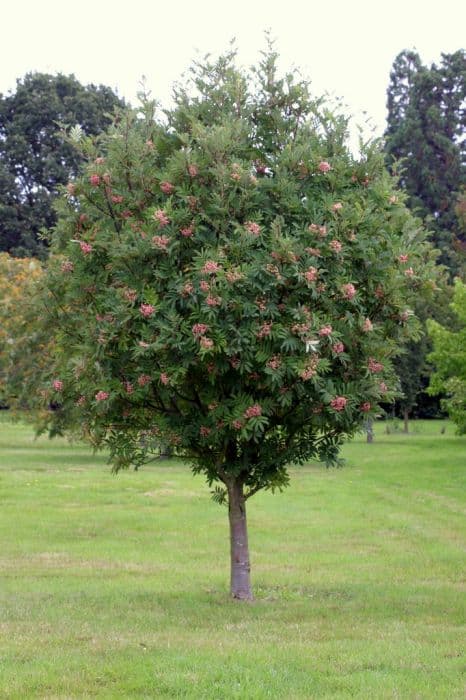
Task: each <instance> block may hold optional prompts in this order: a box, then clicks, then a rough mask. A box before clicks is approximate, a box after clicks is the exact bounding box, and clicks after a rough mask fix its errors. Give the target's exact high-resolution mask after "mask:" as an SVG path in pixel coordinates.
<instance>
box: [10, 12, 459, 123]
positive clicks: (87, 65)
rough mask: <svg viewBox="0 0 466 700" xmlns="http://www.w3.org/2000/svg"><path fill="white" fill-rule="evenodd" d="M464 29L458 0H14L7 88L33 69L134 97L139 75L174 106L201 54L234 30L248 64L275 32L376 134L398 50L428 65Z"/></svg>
mask: <svg viewBox="0 0 466 700" xmlns="http://www.w3.org/2000/svg"><path fill="white" fill-rule="evenodd" d="M465 27H466V3H465V2H462V1H461V0H442V2H434V1H432V2H429V0H390V2H383V3H382V2H378V1H377V0H319V1H317V0H307V1H306V0H283V1H282V2H274V0H268V1H267V0H228V2H224V0H191V1H189V0H171V1H170V0H162V2H161V1H160V0H153V1H150V0H126V1H124V0H112V2H110V1H109V0H92V1H91V0H80V1H79V2H75V3H72V2H63V1H58V0H22V1H18V0H17V1H16V2H14V0H13V2H11V1H10V2H7V3H4V6H3V7H2V38H1V41H0V92H3V93H5V92H7V91H9V90H10V89H14V87H15V84H16V79H17V78H19V77H22V76H23V75H24V74H25V73H26V72H28V71H42V72H49V73H57V72H61V73H65V74H69V73H74V74H75V75H76V77H77V78H78V80H80V81H81V82H82V83H84V84H87V83H91V82H92V83H97V84H98V83H103V84H105V85H109V86H110V87H112V88H114V89H117V91H118V94H119V95H121V96H123V97H125V98H126V99H127V100H129V101H130V102H132V103H133V104H135V103H136V93H137V92H138V90H139V83H140V81H141V78H142V76H143V75H144V76H146V85H147V87H148V88H149V89H150V90H151V91H152V95H153V96H154V97H155V98H157V99H158V100H160V101H162V103H165V104H167V102H168V100H169V96H170V91H171V85H172V83H173V82H174V81H175V80H176V79H178V78H179V77H180V75H181V73H182V72H183V71H184V70H185V69H186V68H187V67H188V66H189V64H190V63H191V61H192V59H193V58H196V56H198V55H199V53H200V55H203V54H205V53H207V52H212V53H214V54H216V53H219V52H222V51H223V50H225V49H226V48H227V47H228V43H229V41H230V39H231V38H233V37H236V40H237V46H238V49H239V61H240V63H242V64H244V65H250V64H252V63H254V62H256V61H257V59H258V56H259V52H260V50H261V49H263V48H264V46H265V42H264V38H263V34H264V30H265V29H270V30H271V33H272V35H273V36H274V37H276V39H277V44H276V46H277V50H278V51H279V53H280V55H281V58H282V65H283V66H284V67H285V68H289V67H291V66H293V65H295V66H297V67H299V68H300V69H301V70H302V71H303V72H304V74H305V75H306V76H307V77H309V78H310V79H311V81H312V87H313V91H314V93H315V94H316V95H321V94H322V93H324V92H329V93H331V94H333V95H335V96H339V97H342V98H343V100H344V102H345V104H347V105H348V108H347V110H346V113H347V114H354V115H355V118H356V121H357V122H358V123H362V122H363V121H364V119H365V117H364V114H363V112H365V113H367V116H368V117H369V118H370V119H371V120H372V123H373V124H374V127H375V130H376V131H375V133H376V134H377V135H379V134H381V133H382V131H383V129H384V125H385V101H386V89H387V85H388V80H389V72H390V68H391V65H392V62H393V59H394V58H395V56H396V55H397V54H398V53H399V52H400V51H401V50H403V49H405V48H408V49H411V48H415V49H416V50H417V51H418V52H419V54H420V56H421V59H422V61H423V62H424V63H430V62H432V61H438V60H439V58H440V54H441V53H442V52H443V53H451V52H453V51H456V50H457V49H460V48H464V43H465Z"/></svg>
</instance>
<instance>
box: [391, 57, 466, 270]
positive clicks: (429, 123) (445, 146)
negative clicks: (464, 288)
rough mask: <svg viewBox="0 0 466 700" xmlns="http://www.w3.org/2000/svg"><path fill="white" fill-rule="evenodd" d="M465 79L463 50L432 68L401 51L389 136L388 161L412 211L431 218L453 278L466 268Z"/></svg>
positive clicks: (393, 76) (394, 75)
mask: <svg viewBox="0 0 466 700" xmlns="http://www.w3.org/2000/svg"><path fill="white" fill-rule="evenodd" d="M465 76H466V55H465V52H464V50H460V51H456V52H455V53H452V54H443V55H442V60H441V62H440V64H439V65H435V64H432V66H431V67H430V68H429V67H426V66H424V65H423V64H422V63H421V60H420V58H419V56H418V54H417V53H416V52H413V51H403V52H401V53H400V54H399V55H398V56H397V57H396V59H395V61H394V63H393V68H392V72H391V74H390V85H389V88H388V102H387V106H388V126H387V131H386V134H385V136H386V144H385V151H386V155H387V162H388V163H389V165H390V166H391V167H392V169H393V170H394V172H400V173H401V186H402V187H403V188H404V189H405V190H406V192H407V193H408V195H409V199H408V206H409V207H410V208H411V209H412V210H413V211H415V212H416V213H417V214H419V215H420V216H422V217H423V218H424V219H427V218H428V220H429V228H430V229H431V231H432V234H431V235H432V240H433V242H434V243H435V245H436V246H437V247H438V248H439V249H440V251H441V258H440V262H441V263H444V264H446V265H447V267H448V268H449V269H450V270H451V271H452V273H453V274H458V273H460V272H461V270H462V268H463V266H464V250H465V247H466V238H465V236H464V230H462V227H461V223H460V222H459V220H458V214H457V211H455V209H456V205H457V195H458V192H460V191H461V189H462V188H464V186H465V184H466V173H465V168H464V165H465V142H464V138H463V135H464V129H465V126H466V121H465V112H464V100H465V98H466V80H465ZM399 161H401V163H400V162H399Z"/></svg>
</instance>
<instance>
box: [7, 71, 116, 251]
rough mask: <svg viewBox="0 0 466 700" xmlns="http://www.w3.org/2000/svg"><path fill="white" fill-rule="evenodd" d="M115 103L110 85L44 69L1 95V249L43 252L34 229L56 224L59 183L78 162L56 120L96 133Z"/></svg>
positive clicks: (109, 116)
mask: <svg viewBox="0 0 466 700" xmlns="http://www.w3.org/2000/svg"><path fill="white" fill-rule="evenodd" d="M116 106H120V107H121V106H123V102H122V100H120V99H119V98H118V97H117V96H116V95H115V93H114V92H113V91H112V90H111V89H110V88H109V87H105V86H102V85H99V86H95V85H87V86H83V85H81V83H80V82H79V81H78V80H76V78H75V77H74V76H65V75H47V74H44V73H29V74H27V75H26V76H25V77H24V78H23V79H21V80H18V83H17V87H16V91H15V92H13V93H11V94H8V95H0V250H5V251H9V252H11V253H13V254H16V255H31V254H32V255H43V254H44V253H45V248H44V244H43V243H42V241H41V240H40V238H39V232H40V230H41V229H42V228H50V227H51V226H53V225H54V224H55V213H54V209H53V200H54V198H55V196H56V194H57V192H58V187H59V186H60V185H63V184H65V183H66V182H68V181H69V179H70V178H72V177H73V176H74V175H75V174H76V173H77V171H78V168H79V165H80V158H79V156H77V154H76V152H75V150H74V149H73V148H72V147H71V146H70V145H69V144H67V143H65V142H64V141H63V139H62V138H61V137H60V127H59V124H66V125H69V126H73V125H79V127H80V128H82V130H83V131H84V132H85V133H86V134H89V135H95V134H98V133H100V132H101V131H103V130H104V129H106V128H107V127H108V125H109V124H110V122H111V113H113V111H114V108H115V107H116Z"/></svg>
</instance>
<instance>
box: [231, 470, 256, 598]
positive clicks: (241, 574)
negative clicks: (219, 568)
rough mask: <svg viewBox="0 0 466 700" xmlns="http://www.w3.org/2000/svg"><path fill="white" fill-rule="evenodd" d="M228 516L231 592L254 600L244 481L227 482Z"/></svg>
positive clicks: (234, 595) (235, 479)
mask: <svg viewBox="0 0 466 700" xmlns="http://www.w3.org/2000/svg"><path fill="white" fill-rule="evenodd" d="M227 489H228V518H229V521H230V555H231V578H230V593H231V595H232V597H233V598H236V599H239V600H252V599H253V595H252V589H251V577H250V570H251V567H250V564H249V544H248V526H247V521H246V501H245V498H244V491H243V482H242V481H241V479H239V478H237V477H236V478H234V477H233V478H231V479H229V480H228V483H227Z"/></svg>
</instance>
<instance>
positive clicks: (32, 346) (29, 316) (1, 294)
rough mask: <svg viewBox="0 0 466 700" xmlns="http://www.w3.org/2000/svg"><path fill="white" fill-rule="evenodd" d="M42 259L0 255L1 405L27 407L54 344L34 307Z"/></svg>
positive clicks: (30, 404)
mask: <svg viewBox="0 0 466 700" xmlns="http://www.w3.org/2000/svg"><path fill="white" fill-rule="evenodd" d="M42 275H43V268H42V265H41V263H40V261H39V260H37V259H34V258H14V257H12V256H11V255H9V254H8V253H0V404H1V405H2V406H3V407H6V406H8V407H21V408H23V409H24V408H28V407H30V406H32V405H33V403H30V401H29V399H30V396H29V386H30V385H31V384H34V383H35V382H36V377H37V376H40V372H41V370H43V369H44V367H43V362H44V361H46V359H45V358H46V356H47V352H44V350H45V347H46V346H47V344H49V343H50V342H52V341H51V334H50V329H47V328H46V327H45V326H44V325H43V324H42V323H41V317H40V312H39V310H38V308H37V307H36V306H35V300H36V298H37V288H36V285H37V283H38V281H39V280H40V279H41V277H42Z"/></svg>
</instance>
